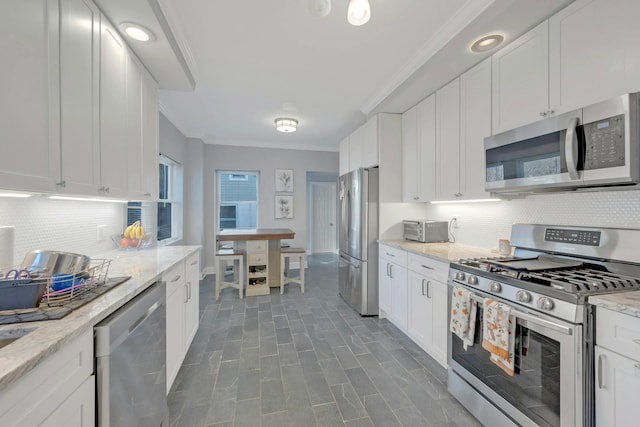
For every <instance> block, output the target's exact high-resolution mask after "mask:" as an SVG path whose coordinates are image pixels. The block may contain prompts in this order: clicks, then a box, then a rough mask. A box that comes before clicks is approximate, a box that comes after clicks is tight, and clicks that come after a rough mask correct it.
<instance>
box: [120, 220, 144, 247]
mask: <svg viewBox="0 0 640 427" xmlns="http://www.w3.org/2000/svg"><path fill="white" fill-rule="evenodd" d="M111 240H113V243H115V245H116V247H117V248H118V249H141V248H144V247H147V246H149V243H150V242H151V239H150V238H149V236H147V233H146V232H145V231H144V227H143V226H142V224H140V221H136V222H134V223H133V224H131V225H130V226H128V227H127V228H126V229H125V230H124V232H123V233H122V234H116V235H114V236H112V237H111Z"/></svg>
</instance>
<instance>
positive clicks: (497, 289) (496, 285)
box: [489, 282, 502, 292]
mask: <svg viewBox="0 0 640 427" xmlns="http://www.w3.org/2000/svg"><path fill="white" fill-rule="evenodd" d="M489 290H490V291H491V292H500V291H502V285H501V284H500V283H498V282H491V283H489Z"/></svg>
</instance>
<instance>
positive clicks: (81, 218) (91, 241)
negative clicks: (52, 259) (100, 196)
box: [0, 195, 125, 264]
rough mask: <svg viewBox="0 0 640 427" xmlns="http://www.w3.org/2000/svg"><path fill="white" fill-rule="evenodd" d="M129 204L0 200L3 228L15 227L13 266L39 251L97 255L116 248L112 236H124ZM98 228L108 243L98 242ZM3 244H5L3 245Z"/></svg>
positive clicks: (45, 199) (37, 197)
mask: <svg viewBox="0 0 640 427" xmlns="http://www.w3.org/2000/svg"><path fill="white" fill-rule="evenodd" d="M124 214H125V205H124V204H122V203H113V202H78V201H69V200H49V199H48V198H47V197H46V196H42V195H35V196H33V197H31V198H29V199H9V198H0V226H5V225H8V226H14V227H15V232H14V234H15V246H14V257H13V263H12V264H20V263H21V262H22V260H23V258H24V255H25V254H26V253H27V252H29V251H32V250H35V249H47V250H59V251H65V252H75V253H81V254H84V255H88V256H94V255H96V254H99V253H101V252H104V251H106V250H110V249H114V248H115V244H114V243H113V242H112V240H111V236H112V235H115V234H117V235H119V234H121V233H122V230H123V227H124ZM98 226H103V227H104V228H103V230H104V235H105V236H106V238H105V240H103V241H101V242H98V239H97V235H98ZM0 244H1V243H0Z"/></svg>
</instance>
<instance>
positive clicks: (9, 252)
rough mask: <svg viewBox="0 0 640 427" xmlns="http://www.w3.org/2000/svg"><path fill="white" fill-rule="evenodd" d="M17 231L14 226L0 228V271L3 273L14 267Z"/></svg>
mask: <svg viewBox="0 0 640 427" xmlns="http://www.w3.org/2000/svg"><path fill="white" fill-rule="evenodd" d="M15 230H16V228H15V227H14V226H13V225H6V226H5V225H3V226H0V271H2V272H4V270H5V269H6V268H7V267H13V249H14V245H15Z"/></svg>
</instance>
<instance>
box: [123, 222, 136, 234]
mask: <svg viewBox="0 0 640 427" xmlns="http://www.w3.org/2000/svg"><path fill="white" fill-rule="evenodd" d="M134 226H135V223H133V224H131V225H130V226H128V227H127V228H125V229H124V233H122V234H123V235H124V237H127V238H128V237H133V236H132V235H131V233H132V232H133V229H134Z"/></svg>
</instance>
